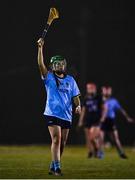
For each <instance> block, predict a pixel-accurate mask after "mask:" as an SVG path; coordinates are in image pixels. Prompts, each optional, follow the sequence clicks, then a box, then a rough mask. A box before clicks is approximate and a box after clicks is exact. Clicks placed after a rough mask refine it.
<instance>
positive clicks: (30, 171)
mask: <svg viewBox="0 0 135 180" xmlns="http://www.w3.org/2000/svg"><path fill="white" fill-rule="evenodd" d="M126 152H127V154H128V156H129V159H128V160H122V159H120V158H119V157H118V155H117V153H116V151H115V149H109V150H106V154H105V158H104V159H102V160H98V159H94V158H93V159H87V158H86V148H85V147H82V146H81V147H80V146H69V147H66V149H65V152H64V155H63V158H62V170H63V173H64V176H62V177H59V178H67V179H70V178H71V179H73V178H80V179H81V178H135V152H134V151H133V150H132V149H130V148H126ZM49 162H50V149H49V146H45V145H44V146H36V145H35V146H34V145H33V146H0V178H1V179H2V178H6V179H7V178H10V179H15V178H18V179H23V178H25V179H26V178H27V179H30V178H32V179H40V178H41V179H47V178H58V177H54V176H49V175H48V165H49Z"/></svg>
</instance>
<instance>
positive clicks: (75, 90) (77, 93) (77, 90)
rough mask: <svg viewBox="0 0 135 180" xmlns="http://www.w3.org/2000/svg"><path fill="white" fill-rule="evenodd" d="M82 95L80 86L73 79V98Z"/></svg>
mask: <svg viewBox="0 0 135 180" xmlns="http://www.w3.org/2000/svg"><path fill="white" fill-rule="evenodd" d="M79 95H80V90H79V88H78V85H77V83H76V81H75V80H74V78H73V86H72V97H76V96H79Z"/></svg>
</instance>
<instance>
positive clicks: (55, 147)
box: [38, 38, 81, 175]
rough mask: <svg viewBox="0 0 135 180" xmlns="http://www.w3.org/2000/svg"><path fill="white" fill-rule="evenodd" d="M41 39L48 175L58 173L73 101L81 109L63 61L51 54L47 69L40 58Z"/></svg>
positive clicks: (78, 109) (40, 66)
mask: <svg viewBox="0 0 135 180" xmlns="http://www.w3.org/2000/svg"><path fill="white" fill-rule="evenodd" d="M43 45H44V41H43V39H41V38H40V39H39V40H38V65H39V70H40V73H41V76H42V79H43V82H44V86H45V88H46V92H47V100H46V107H45V111H44V116H45V120H46V121H47V125H48V129H49V133H50V136H51V139H52V145H51V155H52V162H51V164H50V169H49V174H54V175H61V164H60V160H61V155H62V152H63V150H64V146H65V144H66V141H67V137H68V134H69V129H70V128H71V124H72V100H73V101H74V104H75V106H76V113H80V112H81V106H80V99H79V95H80V91H79V89H78V86H77V84H76V82H75V80H74V78H73V77H72V76H69V75H67V74H66V60H65V59H64V58H63V57H62V56H53V57H52V58H51V61H50V67H51V70H50V71H48V69H47V68H46V66H45V64H44V60H43Z"/></svg>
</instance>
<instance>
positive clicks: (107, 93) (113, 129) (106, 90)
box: [101, 86, 133, 159]
mask: <svg viewBox="0 0 135 180" xmlns="http://www.w3.org/2000/svg"><path fill="white" fill-rule="evenodd" d="M102 97H103V101H104V104H105V107H106V110H107V111H106V115H105V116H106V118H105V120H104V121H103V123H102V125H101V137H102V140H103V141H104V135H105V133H109V136H110V138H111V139H112V140H113V142H114V143H115V146H116V148H117V150H118V153H119V156H120V157H121V158H124V159H126V158H127V156H126V154H125V153H124V151H123V148H122V145H121V142H120V139H119V134H118V130H117V126H116V112H117V111H120V112H121V113H122V114H123V115H124V117H125V118H126V119H127V121H128V122H133V120H132V119H131V118H130V117H129V115H128V114H127V112H126V111H125V110H124V109H123V108H122V107H121V105H120V103H119V102H118V100H117V99H116V98H114V97H112V87H110V86H106V87H102Z"/></svg>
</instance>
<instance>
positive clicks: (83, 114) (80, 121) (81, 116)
mask: <svg viewBox="0 0 135 180" xmlns="http://www.w3.org/2000/svg"><path fill="white" fill-rule="evenodd" d="M84 116H85V107H82V112H81V115H80V118H79V123H81V124H82V123H83V121H84Z"/></svg>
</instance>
